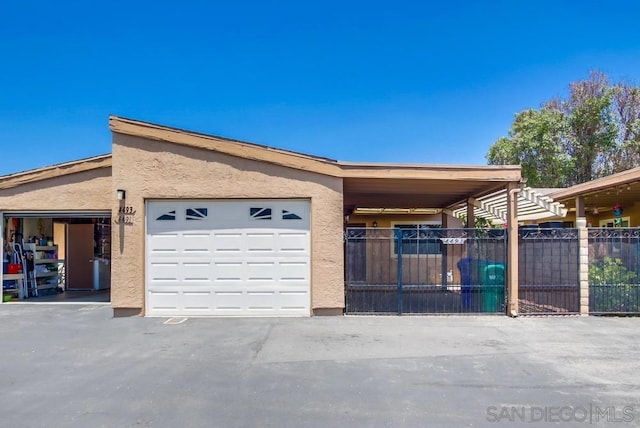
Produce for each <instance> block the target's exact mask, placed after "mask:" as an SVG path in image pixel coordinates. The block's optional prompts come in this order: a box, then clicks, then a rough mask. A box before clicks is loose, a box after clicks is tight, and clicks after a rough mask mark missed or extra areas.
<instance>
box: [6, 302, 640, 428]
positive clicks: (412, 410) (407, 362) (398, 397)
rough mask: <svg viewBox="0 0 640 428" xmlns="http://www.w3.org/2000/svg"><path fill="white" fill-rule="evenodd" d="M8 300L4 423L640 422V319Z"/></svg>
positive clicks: (412, 424)
mask: <svg viewBox="0 0 640 428" xmlns="http://www.w3.org/2000/svg"><path fill="white" fill-rule="evenodd" d="M165 321H167V320H166V319H160V318H119V319H114V318H112V317H111V310H110V308H109V307H108V306H92V305H88V306H82V305H65V306H62V305H61V306H53V305H1V306H0V322H1V323H2V326H3V328H2V329H1V330H0V358H1V363H2V374H1V375H0V420H1V421H2V422H1V423H0V424H1V425H2V426H7V427H54V426H55V427H147V426H149V427H271V426H272V427H306V426H308V427H347V426H349V427H363V426H366V427H402V426H407V427H424V426H509V425H512V424H513V423H516V424H519V425H522V424H527V425H529V426H541V425H543V424H547V423H548V424H553V423H556V422H560V423H566V424H567V425H571V426H582V425H584V426H588V425H590V424H595V423H596V422H597V424H598V425H599V426H638V425H640V333H639V332H640V328H639V327H640V319H638V318H598V317H590V318H579V317H556V318H518V319H509V318H506V317H500V316H496V317H479V316H469V317H454V316H451V317H327V318H322V317H316V318H307V319H295V318H285V319H282V318H280V319H276V318H264V319H228V318H227V319H222V318H218V319H211V318H209V319H203V318H200V319H188V320H186V321H185V322H183V323H180V324H173V325H170V324H166V323H165Z"/></svg>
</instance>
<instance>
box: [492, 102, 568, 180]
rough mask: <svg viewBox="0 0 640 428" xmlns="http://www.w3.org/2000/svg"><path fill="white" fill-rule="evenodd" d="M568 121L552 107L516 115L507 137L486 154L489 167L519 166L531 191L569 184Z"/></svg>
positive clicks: (560, 112) (499, 140) (501, 139)
mask: <svg viewBox="0 0 640 428" xmlns="http://www.w3.org/2000/svg"><path fill="white" fill-rule="evenodd" d="M568 126H569V124H568V122H567V118H566V116H565V115H564V113H562V111H560V110H558V109H556V108H554V107H553V106H552V105H546V106H543V107H542V108H541V109H540V110H532V109H530V110H525V111H523V112H521V113H518V114H517V115H516V118H515V120H514V121H513V125H512V126H511V130H510V131H509V136H508V137H502V138H500V139H498V141H496V142H495V143H494V144H493V145H492V146H491V148H490V149H489V153H488V154H487V159H488V161H489V163H490V164H492V165H507V164H511V165H522V175H523V176H524V177H526V178H527V184H528V185H529V186H532V187H562V186H565V185H567V184H568V182H569V180H568V177H567V176H568V174H569V172H570V171H571V169H572V166H573V163H572V159H571V157H570V156H568V154H567V153H566V148H565V144H566V139H567V137H566V135H567V129H568Z"/></svg>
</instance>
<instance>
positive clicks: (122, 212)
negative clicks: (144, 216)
mask: <svg viewBox="0 0 640 428" xmlns="http://www.w3.org/2000/svg"><path fill="white" fill-rule="evenodd" d="M135 215H136V210H135V209H134V208H133V207H132V206H130V205H125V206H122V207H120V208H118V215H117V216H116V219H115V220H114V223H115V224H133V219H134V217H135Z"/></svg>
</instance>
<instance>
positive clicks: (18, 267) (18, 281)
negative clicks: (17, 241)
mask: <svg viewBox="0 0 640 428" xmlns="http://www.w3.org/2000/svg"><path fill="white" fill-rule="evenodd" d="M23 288H24V274H23V273H22V264H15V263H9V262H6V261H4V262H3V263H2V301H3V302H7V301H9V300H11V299H12V298H13V297H22V290H23Z"/></svg>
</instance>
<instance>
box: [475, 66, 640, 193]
mask: <svg viewBox="0 0 640 428" xmlns="http://www.w3.org/2000/svg"><path fill="white" fill-rule="evenodd" d="M486 157H487V161H488V163H489V164H492V165H504V164H519V165H522V175H523V177H525V178H526V179H527V184H528V185H529V186H532V187H566V186H570V185H573V184H577V183H583V182H586V181H589V180H592V179H594V178H598V177H603V176H605V175H609V174H612V173H615V172H619V171H623V170H625V169H629V168H633V167H635V166H639V165H640V87H637V86H634V85H631V84H629V83H618V84H615V85H612V84H611V83H610V81H609V79H608V78H607V76H606V75H604V74H603V73H600V72H592V73H591V74H590V75H589V78H588V79H586V80H584V81H579V82H573V83H571V84H570V85H569V96H568V98H567V99H566V100H563V99H559V98H556V99H552V100H550V101H547V102H546V103H544V104H543V105H542V107H540V108H539V109H528V110H525V111H523V112H520V113H518V114H516V116H515V119H514V121H513V124H512V125H511V129H510V130H509V134H508V137H501V138H499V139H498V140H497V141H496V142H495V143H494V144H493V145H492V146H491V147H490V148H489V151H488V153H487V156H486Z"/></svg>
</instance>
